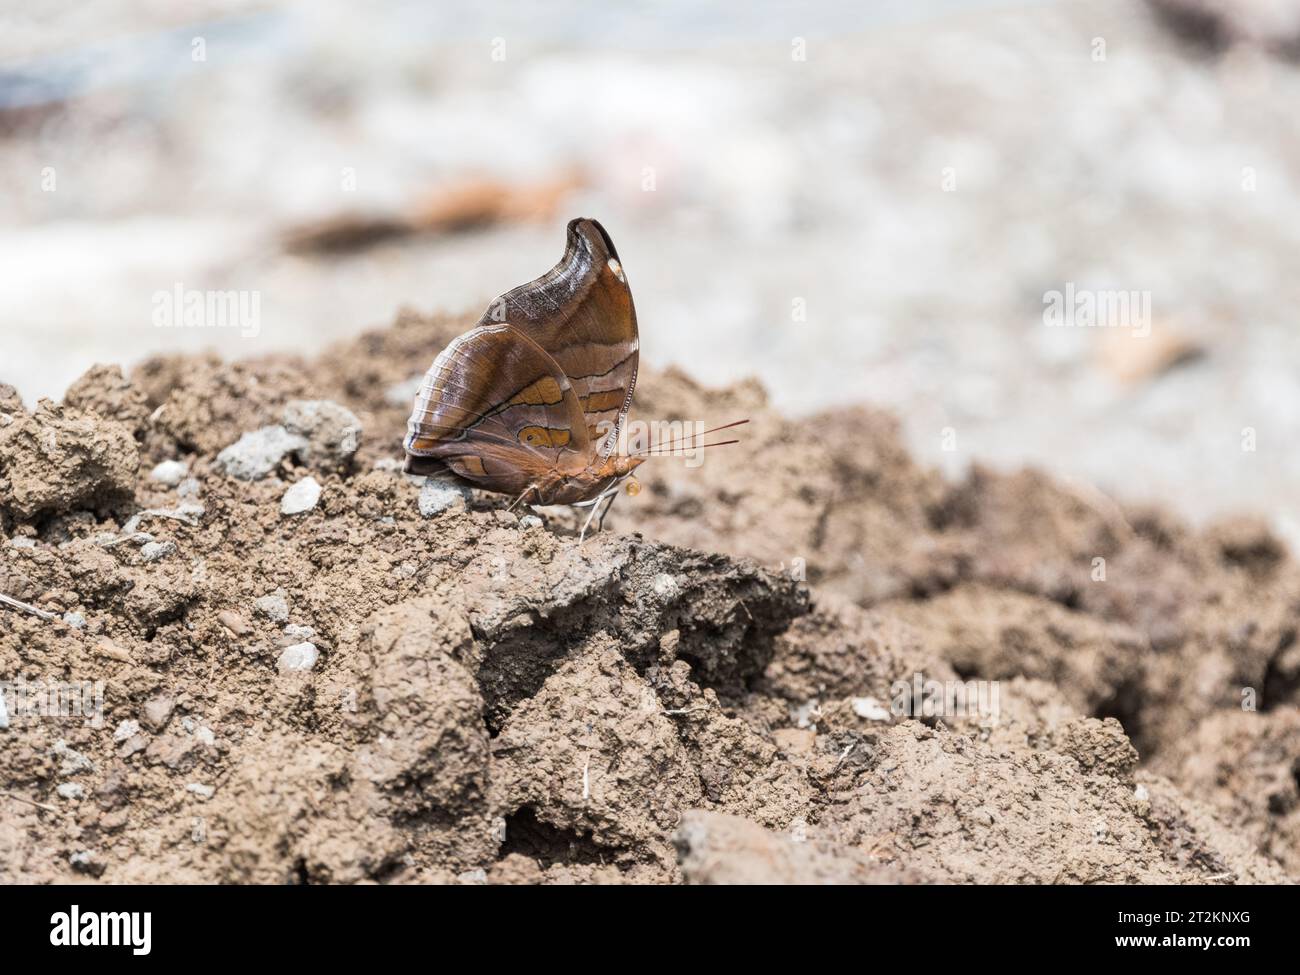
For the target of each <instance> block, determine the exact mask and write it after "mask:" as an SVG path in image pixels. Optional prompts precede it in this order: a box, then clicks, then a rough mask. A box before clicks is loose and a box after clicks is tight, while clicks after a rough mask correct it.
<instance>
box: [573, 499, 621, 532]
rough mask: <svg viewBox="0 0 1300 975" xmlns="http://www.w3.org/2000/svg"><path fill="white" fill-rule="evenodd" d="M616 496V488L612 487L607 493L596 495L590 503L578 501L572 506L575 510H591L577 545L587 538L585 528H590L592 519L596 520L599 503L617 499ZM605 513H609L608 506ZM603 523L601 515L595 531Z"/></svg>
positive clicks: (583, 524) (602, 515) (603, 517)
mask: <svg viewBox="0 0 1300 975" xmlns="http://www.w3.org/2000/svg"><path fill="white" fill-rule="evenodd" d="M617 495H618V488H617V487H612V488H610V489H609V490H607V491H602V492H601V493H600V494H598V495H596V496H595V497H594V498H592V499H591V500H590V501H579V502H578V503H577V504H575V505H574V507H575V508H591V512H590V513H589V514H588V515H587V520H586V521H584V522H583V523H582V531H581V533H579V535H578V544H579V545H581V544H582V542H583V539H585V538H586V537H587V528H588V527H590V525H591V521H592V519H593V518H596V512H598V511H600V506H601V502H602V501H604V500H605V499H606V498H612V497H617ZM613 503H614V502H612V501H611V502H610V504H613ZM605 511H606V512H608V511H609V506H608V505H606V506H605ZM604 521H605V515H604V514H603V513H602V514H601V516H600V518H599V519H597V521H596V531H600V526H601V525H602V524H603V523H604Z"/></svg>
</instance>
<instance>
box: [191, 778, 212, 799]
mask: <svg viewBox="0 0 1300 975" xmlns="http://www.w3.org/2000/svg"><path fill="white" fill-rule="evenodd" d="M185 791H186V792H192V793H194V794H195V795H196V796H202V797H203V798H204V799H211V798H212V794H213V793H214V792H216V791H217V790H216V789H214V788H212V786H210V785H204V784H203V783H202V782H191V783H189V784H188V785H187V786H185Z"/></svg>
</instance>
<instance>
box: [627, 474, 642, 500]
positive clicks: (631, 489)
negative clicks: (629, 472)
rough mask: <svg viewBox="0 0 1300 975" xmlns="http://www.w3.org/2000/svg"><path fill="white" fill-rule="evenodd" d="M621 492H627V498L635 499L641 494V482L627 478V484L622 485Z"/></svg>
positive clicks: (633, 478)
mask: <svg viewBox="0 0 1300 975" xmlns="http://www.w3.org/2000/svg"><path fill="white" fill-rule="evenodd" d="M623 490H624V491H626V492H627V496H628V497H629V498H635V497H636V496H637V495H638V494H640V493H641V482H640V481H638V480H637V479H636V478H635V477H629V478H628V479H627V483H626V484H624V485H623Z"/></svg>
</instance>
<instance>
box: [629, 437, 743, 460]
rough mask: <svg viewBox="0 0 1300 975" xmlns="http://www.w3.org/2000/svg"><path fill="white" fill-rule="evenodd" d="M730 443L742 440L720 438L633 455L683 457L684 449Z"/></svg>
mask: <svg viewBox="0 0 1300 975" xmlns="http://www.w3.org/2000/svg"><path fill="white" fill-rule="evenodd" d="M729 443H740V441H739V440H719V441H718V442H717V443H701V444H695V445H694V446H692V447H682V448H678V447H672V448H670V449H668V450H661V451H656V450H648V451H646V452H645V453H641V454H633V455H632V456H633V457H682V456H684V455H683V454H682V453H681V452H680V451H682V450H703V449H704V448H705V447H725V446H727V444H729Z"/></svg>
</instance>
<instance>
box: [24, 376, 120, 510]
mask: <svg viewBox="0 0 1300 975" xmlns="http://www.w3.org/2000/svg"><path fill="white" fill-rule="evenodd" d="M12 418H13V422H12V423H9V424H8V425H6V426H0V511H7V512H8V513H9V514H11V515H12V516H13V517H15V518H18V519H22V520H32V519H35V518H37V517H40V516H47V515H53V514H62V513H65V512H69V511H73V510H74V509H76V508H101V509H102V508H109V507H114V506H118V505H122V504H125V503H127V502H129V501H130V500H131V499H132V498H133V497H134V495H135V484H136V475H137V468H138V467H139V463H140V455H139V450H138V449H137V447H136V443H135V438H134V437H133V436H132V434H131V431H130V429H129V428H127V427H126V426H124V425H122V424H120V423H116V422H113V421H109V420H103V419H102V418H100V417H97V416H95V415H93V414H88V413H83V412H81V411H79V410H76V409H72V408H70V407H66V406H58V405H56V404H54V403H52V402H50V401H49V400H42V401H41V402H40V404H39V405H38V406H37V408H36V412H35V413H31V414H25V413H24V414H13V415H12Z"/></svg>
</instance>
